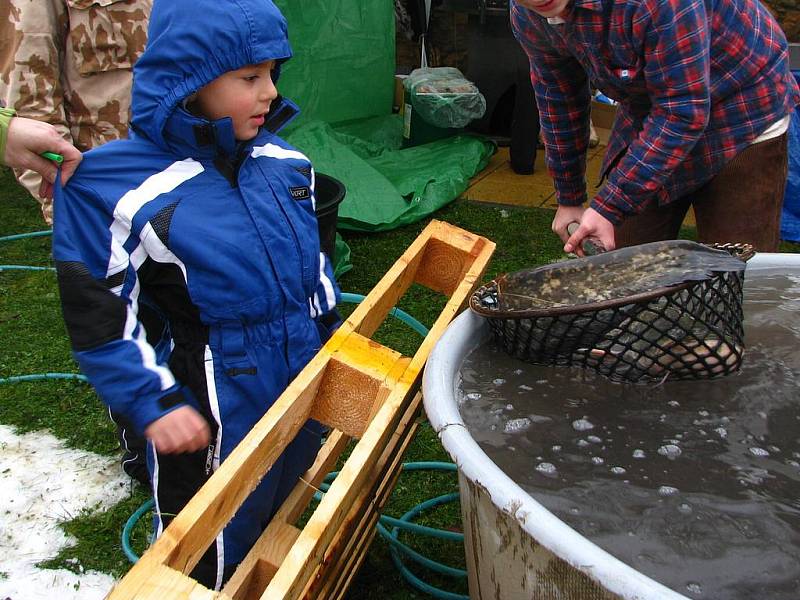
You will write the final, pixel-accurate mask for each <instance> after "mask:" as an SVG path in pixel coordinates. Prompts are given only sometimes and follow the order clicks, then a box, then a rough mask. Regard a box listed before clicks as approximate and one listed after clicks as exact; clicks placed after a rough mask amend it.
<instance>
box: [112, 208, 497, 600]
mask: <svg viewBox="0 0 800 600" xmlns="http://www.w3.org/2000/svg"><path fill="white" fill-rule="evenodd" d="M494 247H495V245H494V243H492V242H491V241H489V240H487V239H486V238H483V237H480V236H477V235H474V234H472V233H469V232H467V231H464V230H463V229H459V228H457V227H454V226H452V225H449V224H447V223H444V222H441V221H432V222H431V223H430V224H429V225H428V226H427V227H426V228H425V230H424V231H423V232H422V233H421V234H420V235H419V237H418V238H417V239H416V240H415V241H414V242H413V243H412V244H411V246H409V248H408V249H407V250H406V252H405V253H404V254H403V255H402V256H401V257H400V258H399V259H398V260H397V262H395V264H394V265H393V266H392V268H391V269H389V271H388V272H387V273H386V275H384V277H383V278H382V279H381V281H380V282H379V283H378V285H377V286H375V288H374V289H373V290H372V292H370V294H369V295H368V296H367V297H366V299H365V300H364V301H363V302H362V303H361V304H360V305H359V306H358V307H357V308H356V309H355V311H354V312H353V313H352V314H351V316H350V318H348V319H347V320H346V321H345V322H344V324H343V325H342V326H341V327H340V328H339V330H338V331H337V332H336V333H335V334H334V335H333V337H332V338H331V339H330V340H329V341H328V343H327V344H325V346H324V347H323V348H322V350H320V352H319V353H318V354H317V356H316V357H315V358H314V359H313V360H312V361H311V362H310V363H309V364H308V365H307V366H306V368H305V369H303V371H302V372H301V373H300V374H299V375H298V376H297V378H296V379H295V380H294V381H293V382H292V383H291V385H290V386H289V387H288V388H287V389H286V391H285V392H284V393H283V394H282V395H281V396H280V398H278V400H277V401H276V402H275V404H274V405H273V406H272V408H270V410H269V411H268V412H267V414H266V415H264V417H263V418H262V419H261V420H260V421H259V422H258V423H257V424H256V426H255V427H254V428H253V429H252V431H250V433H249V434H248V435H247V437H245V439H244V440H242V442H241V443H240V444H239V445H238V446H237V447H236V449H235V450H234V451H233V453H232V454H231V455H230V456H229V457H228V459H227V460H225V461H224V462H223V463H222V465H221V466H220V468H219V469H218V470H217V471H216V472H215V473H214V475H213V476H212V477H211V478H210V479H209V481H208V482H207V483H206V484H205V485H204V486H203V487H202V488H201V489H200V491H199V492H198V493H197V494H196V495H195V496H194V498H192V500H191V501H190V502H189V503H188V504H187V505H186V507H185V508H184V509H183V510H182V511H181V512H180V513H179V514H178V515H177V516H176V517H175V519H174V520H173V521H172V523H170V525H169V527H167V528H166V530H165V531H164V532H163V534H162V535H161V537H159V539H158V540H157V541H156V542H155V543H154V544H153V545H152V546H151V547H150V548H149V549H148V550H147V551H146V552H145V553H144V554H143V555H142V557H141V559H140V560H139V561H138V562H137V563H136V564H135V565H134V566H133V568H132V569H131V570H130V571H129V572H128V573H127V575H125V577H124V578H123V579H122V580H121V581H120V582H119V583H118V584H117V585H116V586H115V587H114V589H112V590H111V592H110V593H109V595H108V596H107V598H110V599H112V600H122V599H130V598H137V599H152V600H170V599H178V598H181V599H189V598H190V599H192V600H200V599H211V598H215V599H226V598H230V599H233V600H243V599H245V598H247V599H256V598H261V599H264V600H266V599H269V600H276V599H290V598H291V599H293V598H313V599H317V598H341V597H342V596H343V595H344V593H345V591H346V590H347V587H348V586H349V584H350V582H351V581H352V579H353V577H354V576H355V573H356V571H357V570H358V567H359V566H360V565H361V562H362V561H363V559H364V556H365V554H366V552H367V549H368V548H369V544H370V542H371V540H372V538H373V536H374V533H375V523H376V522H377V520H378V516H379V511H380V510H381V508H382V507H383V505H384V504H385V502H386V501H387V499H388V497H389V495H390V494H391V491H392V489H393V487H394V484H395V482H396V479H397V476H398V475H399V472H400V467H401V461H402V455H403V452H404V450H405V448H406V446H407V445H408V444H409V442H410V441H411V439H412V438H413V435H414V432H415V431H416V427H417V419H416V417H417V413H418V411H419V407H420V399H421V397H420V393H419V385H420V378H421V375H422V369H423V367H424V366H425V361H426V360H427V358H428V355H429V354H430V352H431V350H432V349H433V346H434V344H435V343H436V341H437V340H438V339H439V337H440V336H441V335H442V333H443V332H444V330H445V328H446V327H447V325H448V324H449V323H450V321H451V320H452V319H453V317H455V315H456V314H457V313H458V312H459V311H460V310H461V309H462V308H463V307H464V306H465V304H466V301H467V299H468V297H469V294H470V293H471V292H472V290H473V288H474V287H475V286H476V284H477V283H478V282H479V281H480V279H481V277H482V276H483V272H484V270H485V268H486V265H487V263H488V261H489V258H490V256H491V255H492V252H493V251H494ZM413 283H417V284H420V285H422V286H425V287H427V288H430V289H432V290H434V291H436V292H439V293H441V294H444V295H445V296H446V297H447V298H448V302H447V304H446V306H445V308H444V309H443V310H442V312H441V314H440V315H439V317H438V318H437V319H436V322H435V323H434V325H433V327H432V328H431V330H430V332H429V333H428V335H427V336H426V337H425V339H424V341H423V342H422V344H421V345H420V347H419V349H418V350H417V352H416V354H414V356H413V357H412V358H408V357H405V356H402V355H401V354H399V353H398V352H395V351H394V350H392V349H390V348H387V347H385V346H382V345H381V344H379V343H377V342H375V341H373V340H372V339H370V338H371V337H372V336H373V335H374V333H375V331H376V330H377V329H378V327H379V326H380V325H381V323H383V321H384V320H385V319H386V318H387V315H388V313H389V311H390V310H391V309H392V308H393V307H394V306H395V305H396V304H397V301H398V300H399V299H400V298H401V297H402V296H403V294H404V293H405V292H406V290H408V288H409V287H410V286H411V284H413ZM309 417H311V418H314V419H317V420H319V421H320V422H322V423H324V424H325V425H327V426H329V427H330V428H331V433H330V434H329V435H328V438H327V440H326V442H325V444H324V445H323V446H322V449H321V451H320V453H319V455H318V457H317V459H316V461H315V462H314V464H313V465H312V467H311V468H310V469H309V470H308V471H307V472H306V474H305V475H304V476H303V478H302V481H300V482H299V483H298V484H297V486H296V487H295V489H294V490H293V491H292V493H291V495H290V496H289V497H288V498H287V499H286V501H285V502H284V503H283V505H282V506H281V508H280V510H279V511H278V513H277V514H276V516H275V517H274V518H273V520H272V521H271V522H270V524H269V526H268V527H267V528H266V530H265V531H264V532H263V534H262V535H261V537H260V538H259V540H258V541H257V542H256V544H255V546H254V547H253V548H252V550H251V551H250V552H249V554H248V555H247V557H246V558H245V560H244V561H243V562H242V564H241V565H240V566H239V568H238V569H237V570H236V573H235V574H234V575H233V577H232V578H231V579H230V581H228V583H227V584H226V585H225V587H224V588H223V589H222V591H221V592H215V591H212V590H209V589H208V588H206V587H204V586H203V585H201V584H200V583H198V582H197V581H195V580H194V579H192V578H191V577H190V576H189V575H188V573H190V572H191V571H192V569H193V568H194V566H195V565H196V564H197V561H198V560H199V559H200V557H201V556H202V555H203V552H204V551H205V550H206V548H207V547H208V546H209V545H210V544H211V542H212V541H213V540H214V539H215V538H216V536H217V535H218V534H219V532H220V531H221V530H222V528H223V527H224V526H225V524H226V523H227V522H228V521H229V520H230V518H231V517H232V516H233V514H234V513H235V512H236V510H237V509H238V508H239V506H240V505H241V504H242V502H243V501H244V500H245V499H246V498H247V496H248V495H249V494H250V492H251V491H252V490H253V489H255V487H256V485H257V484H258V482H259V481H260V480H261V478H262V477H263V476H264V474H265V473H266V472H267V470H268V469H269V468H270V466H271V465H272V464H273V462H274V461H275V459H276V458H277V457H278V456H279V455H280V453H281V452H282V451H283V450H284V448H285V447H286V446H287V445H288V443H289V442H290V441H291V440H292V439H293V437H294V436H295V434H296V433H297V432H298V431H299V429H300V427H301V426H302V425H303V423H304V422H305V421H306V420H307V419H308V418H309ZM352 438H356V439H358V443H357V444H355V446H354V447H353V450H352V453H351V454H350V456H349V457H348V459H347V461H346V462H345V463H344V466H343V467H342V468H341V469H340V472H339V475H338V477H337V478H336V480H335V481H334V482H333V483H332V485H331V487H330V489H329V490H328V492H327V493H326V494H325V496H324V498H323V499H322V501H321V502H320V503H319V505H318V506H317V508H316V509H315V510H314V512H313V514H312V515H311V517H310V519H309V520H308V522H307V523H306V525H305V527H303V528H302V529H299V528H298V527H296V525H295V523H296V522H297V520H298V519H299V517H300V516H301V515H302V514H303V512H304V511H305V510H306V508H307V507H308V505H309V503H310V501H311V499H312V496H313V494H314V492H315V489H316V488H317V487H318V486H319V484H320V483H321V482H322V480H323V479H324V478H325V476H326V475H327V474H328V472H330V471H331V470H332V469H333V468H334V466H335V464H336V462H337V460H338V458H339V456H340V455H341V453H342V451H343V450H344V449H345V447H346V446H347V444H348V443H349V441H350V440H351V439H352Z"/></svg>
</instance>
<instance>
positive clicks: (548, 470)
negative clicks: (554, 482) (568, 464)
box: [536, 462, 558, 477]
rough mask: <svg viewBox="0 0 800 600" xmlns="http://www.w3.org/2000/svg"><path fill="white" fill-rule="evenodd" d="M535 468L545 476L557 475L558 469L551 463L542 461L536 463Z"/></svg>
mask: <svg viewBox="0 0 800 600" xmlns="http://www.w3.org/2000/svg"><path fill="white" fill-rule="evenodd" d="M536 470H537V471H538V472H539V473H541V474H542V475H545V476H547V477H555V476H556V475H558V469H556V466H555V465H554V464H553V463H549V462H543V463H539V464H538V465H536Z"/></svg>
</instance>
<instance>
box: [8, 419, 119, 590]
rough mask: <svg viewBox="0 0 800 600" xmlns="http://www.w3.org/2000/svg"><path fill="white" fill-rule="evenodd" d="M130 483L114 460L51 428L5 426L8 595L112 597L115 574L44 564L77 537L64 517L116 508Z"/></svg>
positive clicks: (68, 518)
mask: <svg viewBox="0 0 800 600" xmlns="http://www.w3.org/2000/svg"><path fill="white" fill-rule="evenodd" d="M129 488H130V484H129V480H128V478H127V477H126V476H125V475H124V474H123V473H122V471H121V469H120V468H119V466H118V464H117V462H116V461H115V460H114V459H113V458H110V457H105V456H99V455H97V454H93V453H90V452H85V451H82V450H74V449H72V448H67V447H66V446H65V445H64V443H63V442H62V441H61V440H59V439H57V438H55V437H53V436H52V435H50V434H49V433H43V432H34V433H26V434H23V435H18V434H17V433H15V432H14V429H13V428H11V427H8V426H6V425H0V556H2V559H0V598H3V599H5V598H10V599H11V600H38V599H40V598H41V599H42V600H50V599H52V598H58V599H59V600H73V599H74V600H78V599H80V600H92V599H94V598H98V599H99V598H103V597H105V595H106V594H107V593H108V592H109V590H110V589H111V586H112V585H113V584H114V579H113V578H112V577H111V576H110V575H107V574H103V573H98V572H95V571H87V572H85V573H82V574H80V575H78V574H76V573H72V572H71V571H68V570H66V569H40V568H38V567H37V566H36V564H37V563H38V562H41V561H43V560H47V559H50V558H53V557H54V556H55V555H56V554H58V552H59V550H60V549H62V548H64V547H65V546H68V545H70V544H72V543H74V539H72V538H70V537H69V536H67V535H66V534H65V533H64V531H63V530H62V529H61V528H60V527H59V526H58V524H59V523H60V522H62V521H66V520H70V519H72V518H73V517H75V516H77V515H79V514H80V513H81V512H82V511H85V510H87V509H91V510H103V509H106V508H108V507H110V506H113V505H114V504H116V503H117V502H119V501H121V500H123V499H124V498H126V497H127V496H128V495H129ZM120 552H122V550H121V549H120Z"/></svg>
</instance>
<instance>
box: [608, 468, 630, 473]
mask: <svg viewBox="0 0 800 600" xmlns="http://www.w3.org/2000/svg"><path fill="white" fill-rule="evenodd" d="M611 472H612V473H613V474H614V475H624V474H625V473H627V472H628V471H627V470H626V469H625V467H611Z"/></svg>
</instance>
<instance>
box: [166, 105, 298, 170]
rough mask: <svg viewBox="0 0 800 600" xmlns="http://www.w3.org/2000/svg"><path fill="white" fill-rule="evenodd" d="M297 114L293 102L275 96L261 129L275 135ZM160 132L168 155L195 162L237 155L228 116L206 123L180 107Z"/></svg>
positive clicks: (201, 118)
mask: <svg viewBox="0 0 800 600" xmlns="http://www.w3.org/2000/svg"><path fill="white" fill-rule="evenodd" d="M298 113H299V109H298V108H297V106H296V105H295V104H294V103H293V102H291V101H290V100H287V99H286V98H283V97H282V96H278V98H276V99H275V101H273V103H272V105H271V107H270V112H269V114H268V115H267V119H266V120H265V121H264V124H263V125H262V126H261V130H262V131H269V132H270V133H277V132H278V131H280V130H281V129H283V127H285V126H286V125H287V124H288V123H289V122H291V121H292V120H293V119H294V118H295V117H296V116H297V114H298ZM163 133H164V141H165V142H166V144H167V146H168V148H169V150H170V152H172V153H174V154H176V155H178V156H190V157H192V158H197V159H214V158H217V157H219V156H227V157H231V156H234V155H235V154H236V149H237V146H238V142H237V141H236V136H235V135H234V132H233V121H232V120H231V119H230V118H229V117H225V118H222V119H218V120H216V121H209V120H208V119H206V118H204V117H198V116H196V115H193V114H191V113H190V112H189V111H188V110H186V109H185V108H183V107H177V108H176V109H175V110H174V111H173V112H172V114H171V115H170V116H169V118H168V119H167V122H166V125H165V126H164V130H163Z"/></svg>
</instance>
